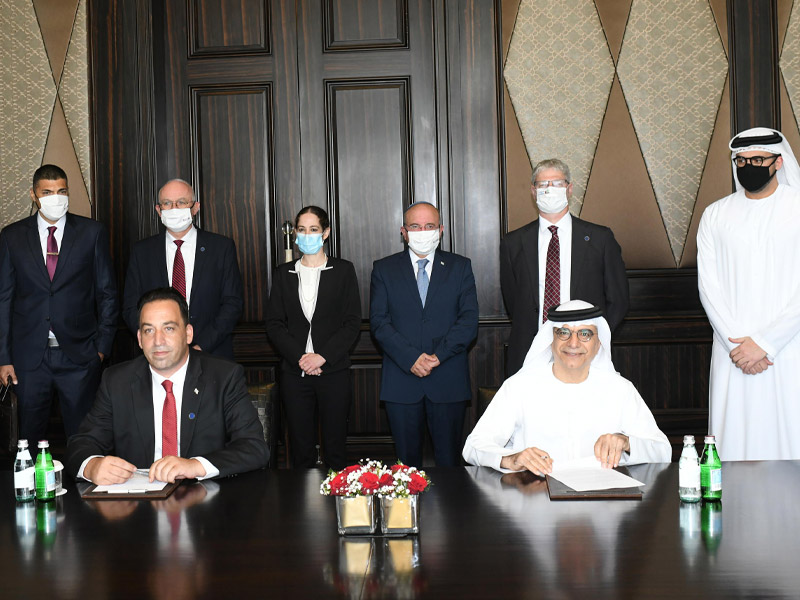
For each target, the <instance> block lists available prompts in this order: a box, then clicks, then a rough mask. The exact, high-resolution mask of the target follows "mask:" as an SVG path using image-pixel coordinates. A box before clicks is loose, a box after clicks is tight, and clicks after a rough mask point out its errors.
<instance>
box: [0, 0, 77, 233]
mask: <svg viewBox="0 0 800 600" xmlns="http://www.w3.org/2000/svg"><path fill="white" fill-rule="evenodd" d="M0 45H1V47H2V52H0V61H1V62H0V64H1V66H2V68H1V69H0V102H2V105H0V189H2V193H3V197H2V200H0V227H2V226H5V225H7V224H9V223H12V222H14V221H16V220H18V219H21V218H23V217H25V216H27V215H28V214H30V210H31V202H30V197H29V195H28V191H29V190H30V187H31V176H32V175H33V172H34V171H35V170H36V169H37V168H38V167H39V166H40V165H42V164H45V163H53V164H56V165H58V166H60V167H61V168H63V169H64V170H65V171H66V172H67V176H68V177H69V187H70V209H69V210H70V212H72V213H75V214H79V215H84V216H91V213H92V199H91V172H90V162H91V161H90V156H91V154H90V152H91V149H90V130H89V83H88V82H89V79H88V54H87V31H86V0H0Z"/></svg>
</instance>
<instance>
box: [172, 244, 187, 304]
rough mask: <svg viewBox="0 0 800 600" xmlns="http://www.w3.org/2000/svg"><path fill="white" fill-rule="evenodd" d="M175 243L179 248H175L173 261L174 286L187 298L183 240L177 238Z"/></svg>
mask: <svg viewBox="0 0 800 600" xmlns="http://www.w3.org/2000/svg"><path fill="white" fill-rule="evenodd" d="M175 245H176V246H177V247H178V248H177V249H176V250H175V262H173V263H172V287H174V288H175V289H176V290H178V291H179V292H180V294H181V296H183V297H184V298H186V264H185V263H184V262H183V254H182V253H181V246H182V245H183V240H175Z"/></svg>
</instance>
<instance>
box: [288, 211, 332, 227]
mask: <svg viewBox="0 0 800 600" xmlns="http://www.w3.org/2000/svg"><path fill="white" fill-rule="evenodd" d="M306 213H311V214H312V215H314V216H315V217H317V218H318V219H319V224H320V225H321V226H322V229H323V231H324V230H325V229H327V228H328V227H330V226H331V221H330V219H329V218H328V213H326V212H325V211H324V210H323V209H321V208H320V207H319V206H314V205H311V206H304V207H303V208H301V209H300V212H299V213H297V216H296V217H295V218H294V226H295V229H296V228H297V223H298V222H299V221H300V216H301V215H304V214H306Z"/></svg>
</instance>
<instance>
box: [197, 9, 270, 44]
mask: <svg viewBox="0 0 800 600" xmlns="http://www.w3.org/2000/svg"><path fill="white" fill-rule="evenodd" d="M187 10H188V11H189V19H188V25H189V56H190V57H197V56H219V55H225V54H246V53H254V54H261V53H263V54H269V52H270V39H269V6H268V3H267V2H266V1H265V0H189V1H188V2H187Z"/></svg>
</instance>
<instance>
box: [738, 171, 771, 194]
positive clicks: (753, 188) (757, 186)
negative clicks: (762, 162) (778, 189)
mask: <svg viewBox="0 0 800 600" xmlns="http://www.w3.org/2000/svg"><path fill="white" fill-rule="evenodd" d="M770 166H771V165H770ZM775 173H777V171H775ZM775 173H771V174H770V172H769V167H765V166H761V167H754V166H753V165H750V164H748V165H745V166H743V167H736V178H737V179H738V180H739V183H741V184H742V187H743V188H744V189H746V190H747V191H748V192H760V191H761V190H763V189H764V188H765V187H767V184H768V183H769V182H770V180H771V179H772V178H773V177H775Z"/></svg>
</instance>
